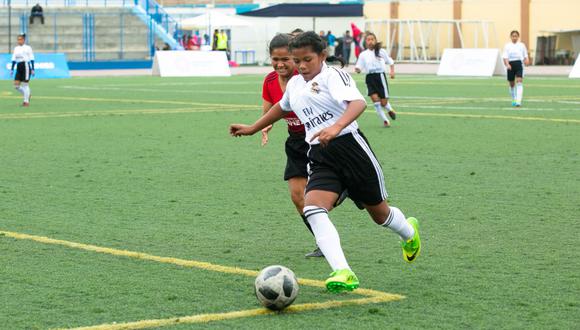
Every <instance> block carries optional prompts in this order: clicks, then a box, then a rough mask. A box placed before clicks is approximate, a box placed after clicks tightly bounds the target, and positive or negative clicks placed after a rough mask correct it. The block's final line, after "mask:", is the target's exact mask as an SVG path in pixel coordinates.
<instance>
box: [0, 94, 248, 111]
mask: <svg viewBox="0 0 580 330" xmlns="http://www.w3.org/2000/svg"><path fill="white" fill-rule="evenodd" d="M21 98H22V97H21V96H0V99H21ZM34 99H35V100H37V99H40V100H60V101H88V102H118V103H152V104H177V105H199V106H219V107H241V108H248V107H251V108H255V107H256V106H255V105H251V104H227V103H223V104H220V103H203V102H184V101H170V100H143V99H107V98H98V97H72V96H36V95H35V96H34Z"/></svg>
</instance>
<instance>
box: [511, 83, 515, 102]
mask: <svg viewBox="0 0 580 330" xmlns="http://www.w3.org/2000/svg"><path fill="white" fill-rule="evenodd" d="M510 95H511V96H512V100H515V99H516V87H515V86H514V87H511V86H510Z"/></svg>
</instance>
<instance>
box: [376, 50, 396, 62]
mask: <svg viewBox="0 0 580 330" xmlns="http://www.w3.org/2000/svg"><path fill="white" fill-rule="evenodd" d="M379 55H380V56H381V57H382V58H383V59H384V60H385V64H386V65H394V64H395V61H394V60H393V59H392V58H391V57H390V56H389V54H387V51H386V50H384V49H382V48H381V51H380V52H379Z"/></svg>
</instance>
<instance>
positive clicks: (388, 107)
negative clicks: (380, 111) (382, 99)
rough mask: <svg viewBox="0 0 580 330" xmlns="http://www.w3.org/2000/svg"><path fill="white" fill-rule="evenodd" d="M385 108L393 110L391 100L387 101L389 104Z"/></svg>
mask: <svg viewBox="0 0 580 330" xmlns="http://www.w3.org/2000/svg"><path fill="white" fill-rule="evenodd" d="M385 109H387V111H392V110H393V108H392V107H391V102H388V101H387V105H385Z"/></svg>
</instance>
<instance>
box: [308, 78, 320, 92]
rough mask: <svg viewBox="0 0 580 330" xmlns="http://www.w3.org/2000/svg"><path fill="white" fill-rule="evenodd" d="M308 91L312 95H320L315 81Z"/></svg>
mask: <svg viewBox="0 0 580 330" xmlns="http://www.w3.org/2000/svg"><path fill="white" fill-rule="evenodd" d="M310 91H311V92H312V93H314V94H318V93H320V86H318V83H317V82H316V81H315V82H313V83H312V87H310Z"/></svg>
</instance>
